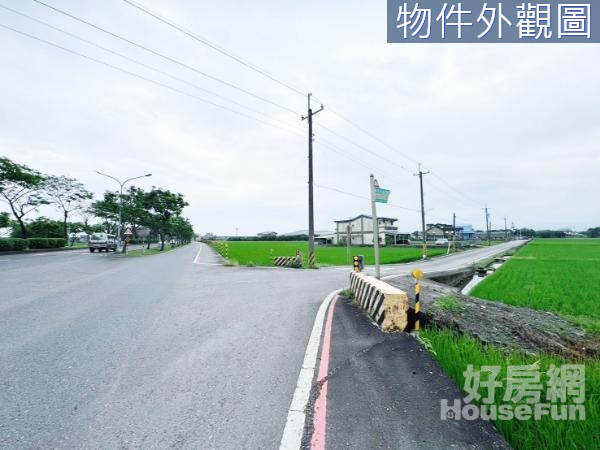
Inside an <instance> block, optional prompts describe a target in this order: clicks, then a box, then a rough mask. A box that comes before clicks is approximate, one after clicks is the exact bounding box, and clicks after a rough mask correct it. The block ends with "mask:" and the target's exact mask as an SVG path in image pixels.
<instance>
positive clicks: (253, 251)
mask: <svg viewBox="0 0 600 450" xmlns="http://www.w3.org/2000/svg"><path fill="white" fill-rule="evenodd" d="M227 244H228V246H229V255H228V258H229V259H230V260H232V261H235V262H237V263H239V264H242V265H248V264H254V265H258V266H272V265H273V257H275V256H294V255H295V254H296V250H300V251H301V252H302V255H303V256H304V264H305V265H306V264H307V261H306V258H307V257H308V242H306V241H289V242H285V241H228V242H227ZM219 247H220V246H219V245H216V246H214V248H215V249H216V250H217V251H220V248H219ZM380 250H381V252H380V255H381V264H393V263H402V262H408V261H415V260H418V259H420V258H421V249H420V248H412V247H411V248H404V247H382V248H381V249H380ZM220 253H222V251H220ZM445 253H446V249H445V248H430V249H429V252H428V254H429V256H436V255H442V254H445ZM316 254H317V264H318V265H321V266H327V265H331V266H342V265H350V264H351V260H349V259H348V251H347V249H346V247H319V246H317V249H316ZM353 255H363V256H364V257H365V260H364V261H365V264H374V263H375V260H374V258H373V248H372V247H351V248H350V258H351V257H352V256H353Z"/></svg>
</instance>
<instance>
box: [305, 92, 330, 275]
mask: <svg viewBox="0 0 600 450" xmlns="http://www.w3.org/2000/svg"><path fill="white" fill-rule="evenodd" d="M311 97H312V94H308V115H307V116H302V120H306V119H308V266H309V267H315V263H316V261H315V217H314V208H313V205H314V202H313V138H314V135H313V116H314V115H315V114H317V113H320V112H321V111H323V109H325V108H324V106H323V105H321V108H320V109H318V110H317V111H313V110H312V108H311V106H310V98H311Z"/></svg>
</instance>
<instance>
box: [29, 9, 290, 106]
mask: <svg viewBox="0 0 600 450" xmlns="http://www.w3.org/2000/svg"><path fill="white" fill-rule="evenodd" d="M33 1H34V2H36V3H38V4H40V5H42V6H44V7H46V8H49V9H51V10H53V11H55V12H58V13H60V14H63V15H65V16H67V17H69V18H71V19H73V20H76V21H78V22H80V23H83V24H85V25H88V26H90V27H92V28H94V29H96V30H98V31H101V32H103V33H105V34H108V35H110V36H112V37H114V38H116V39H119V40H121V41H123V42H126V43H128V44H130V45H133V46H135V47H137V48H140V49H142V50H144V51H146V52H148V53H151V54H153V55H155V56H158V57H160V58H163V59H165V60H167V61H170V62H172V63H174V64H177V65H179V66H181V67H184V68H186V69H188V70H191V71H193V72H195V73H197V74H199V75H202V76H203V77H206V78H209V79H211V80H213V81H216V82H217V83H221V84H223V85H225V86H228V87H230V88H232V89H235V90H237V91H239V92H243V93H244V94H246V95H249V96H251V97H254V98H256V99H258V100H261V101H263V102H265V103H268V104H270V105H272V106H276V107H277V108H280V109H282V110H284V111H287V112H289V113H291V114H294V115H295V116H299V115H300V114H298V113H297V112H296V111H294V110H293V109H290V108H288V107H287V106H284V105H281V104H280V103H277V102H274V101H272V100H269V99H268V98H265V97H263V96H261V95H258V94H255V93H253V92H251V91H248V90H246V89H244V88H242V87H240V86H237V85H236V84H233V83H231V82H229V81H225V80H223V79H221V78H219V77H216V76H214V75H210V74H208V73H206V72H204V71H202V70H200V69H198V68H196V67H193V66H190V65H189V64H186V63H184V62H181V61H179V60H176V59H174V58H171V57H170V56H167V55H165V54H163V53H160V52H157V51H156V50H152V49H151V48H148V47H146V46H144V45H142V44H139V43H137V42H134V41H132V40H130V39H127V38H125V37H123V36H121V35H118V34H116V33H113V32H112V31H109V30H107V29H105V28H102V27H100V26H98V25H95V24H93V23H91V22H88V21H86V20H84V19H81V18H80V17H77V16H75V15H73V14H70V13H68V12H66V11H64V10H62V9H60V8H56V7H54V6H52V5H49V4H47V3H44V2H42V1H41V0H33Z"/></svg>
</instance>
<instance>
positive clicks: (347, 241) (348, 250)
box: [346, 219, 351, 263]
mask: <svg viewBox="0 0 600 450" xmlns="http://www.w3.org/2000/svg"><path fill="white" fill-rule="evenodd" d="M349 220H350V219H348V225H346V257H347V259H348V263H350V240H351V238H350V221H349Z"/></svg>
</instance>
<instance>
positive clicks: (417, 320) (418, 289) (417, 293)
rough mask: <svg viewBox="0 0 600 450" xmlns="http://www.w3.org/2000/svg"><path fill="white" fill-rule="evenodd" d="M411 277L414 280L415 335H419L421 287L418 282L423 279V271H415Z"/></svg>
mask: <svg viewBox="0 0 600 450" xmlns="http://www.w3.org/2000/svg"><path fill="white" fill-rule="evenodd" d="M412 276H413V278H414V279H415V329H414V332H415V334H417V335H418V334H419V329H420V327H421V320H420V317H421V285H420V284H419V280H420V279H421V278H423V271H422V270H421V269H415V270H413V272H412Z"/></svg>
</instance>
